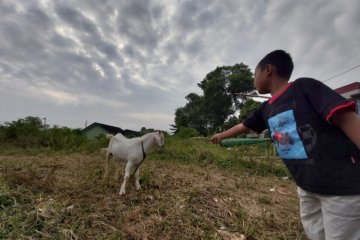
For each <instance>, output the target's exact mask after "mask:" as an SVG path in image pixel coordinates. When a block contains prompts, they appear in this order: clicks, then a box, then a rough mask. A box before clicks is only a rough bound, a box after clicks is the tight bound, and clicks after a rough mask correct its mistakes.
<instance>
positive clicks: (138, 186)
mask: <svg viewBox="0 0 360 240" xmlns="http://www.w3.org/2000/svg"><path fill="white" fill-rule="evenodd" d="M139 176H140V168H138V169H137V170H136V172H135V186H136V190H138V191H139V190H140V189H141V186H140V182H139V179H140V178H139Z"/></svg>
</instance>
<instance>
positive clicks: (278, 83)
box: [270, 79, 289, 96]
mask: <svg viewBox="0 0 360 240" xmlns="http://www.w3.org/2000/svg"><path fill="white" fill-rule="evenodd" d="M288 84H289V82H288V79H275V81H272V84H271V86H270V94H271V96H275V95H276V94H278V93H280V92H281V91H282V90H284V88H286V86H287V85H288Z"/></svg>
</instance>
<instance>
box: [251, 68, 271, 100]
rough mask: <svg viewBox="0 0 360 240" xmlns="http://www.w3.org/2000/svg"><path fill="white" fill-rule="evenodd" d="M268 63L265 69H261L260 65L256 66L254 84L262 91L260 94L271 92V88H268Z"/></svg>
mask: <svg viewBox="0 0 360 240" xmlns="http://www.w3.org/2000/svg"><path fill="white" fill-rule="evenodd" d="M267 68H268V65H267V66H265V68H264V69H261V67H259V65H257V66H256V68H255V76H254V84H255V87H256V90H257V91H258V92H259V93H260V94H266V93H269V92H270V91H269V89H268V82H269V81H268V75H269V74H268V69H267Z"/></svg>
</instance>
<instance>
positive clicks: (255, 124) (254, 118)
mask: <svg viewBox="0 0 360 240" xmlns="http://www.w3.org/2000/svg"><path fill="white" fill-rule="evenodd" d="M265 104H266V102H264V103H263V104H261V105H260V106H259V107H258V108H257V109H256V110H255V111H254V112H253V114H252V115H251V116H250V117H248V118H247V119H245V120H244V121H243V122H242V124H244V126H245V127H247V128H249V129H251V130H253V131H254V132H256V133H261V132H262V131H264V130H265V129H266V128H267V126H266V123H265V121H264V118H263V114H262V109H263V107H264V106H265Z"/></svg>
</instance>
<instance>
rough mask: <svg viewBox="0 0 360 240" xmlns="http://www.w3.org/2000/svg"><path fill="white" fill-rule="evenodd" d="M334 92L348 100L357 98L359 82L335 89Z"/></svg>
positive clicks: (359, 91) (359, 88)
mask: <svg viewBox="0 0 360 240" xmlns="http://www.w3.org/2000/svg"><path fill="white" fill-rule="evenodd" d="M334 90H335V92H337V93H339V94H341V95H342V96H344V97H345V98H347V99H350V98H352V97H358V96H359V94H360V82H353V83H351V84H348V85H345V86H343V87H339V88H336V89H334Z"/></svg>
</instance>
